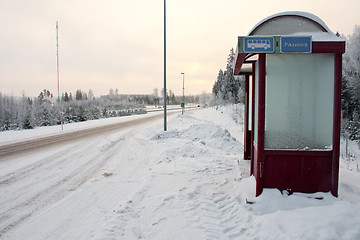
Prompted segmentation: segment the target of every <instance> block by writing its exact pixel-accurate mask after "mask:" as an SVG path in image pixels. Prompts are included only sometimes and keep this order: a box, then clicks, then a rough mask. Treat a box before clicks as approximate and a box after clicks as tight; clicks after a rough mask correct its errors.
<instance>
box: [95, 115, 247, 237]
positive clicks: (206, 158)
mask: <svg viewBox="0 0 360 240" xmlns="http://www.w3.org/2000/svg"><path fill="white" fill-rule="evenodd" d="M179 118H180V117H179ZM187 121H190V122H191V123H192V124H190V125H191V127H189V128H186V129H183V130H180V131H178V130H173V131H168V132H166V133H160V134H157V135H156V136H154V137H153V138H152V140H153V141H155V142H157V143H158V144H160V145H159V147H158V148H159V149H163V151H162V152H160V153H159V154H160V155H159V156H156V159H155V158H154V159H151V160H150V161H152V162H154V165H153V167H152V169H151V174H150V176H151V177H150V178H149V179H148V182H146V184H141V186H140V187H139V188H138V189H135V190H134V193H133V195H132V197H130V198H129V199H128V200H127V201H125V202H123V203H121V205H120V206H119V207H118V209H117V210H116V211H115V212H114V213H112V214H111V215H108V216H107V218H106V220H105V225H104V226H103V229H102V231H101V232H100V234H99V236H106V239H119V237H120V238H126V239H143V238H144V239H157V238H160V239H161V238H162V236H163V235H161V234H162V232H163V231H168V232H169V231H170V233H167V235H165V236H166V238H171V236H172V235H171V234H172V232H174V233H173V234H176V233H181V236H182V237H181V238H182V239H237V237H238V236H239V234H240V233H241V231H242V227H241V224H239V220H238V215H241V209H240V203H239V202H238V200H237V199H236V198H235V197H234V196H233V195H229V192H233V191H235V187H236V181H237V180H238V179H239V178H241V175H240V174H241V173H239V172H238V171H239V170H238V169H239V168H238V166H237V160H238V159H240V158H241V157H240V156H239V155H240V152H241V148H242V145H241V143H239V142H237V141H236V140H235V139H233V138H232V137H231V136H230V134H229V132H228V131H226V130H223V129H221V128H214V125H211V124H210V123H206V124H204V122H201V121H198V120H197V119H194V118H192V117H190V116H184V117H181V122H185V125H186V122H187ZM194 123H195V124H194ZM204 129H205V131H204ZM167 142H170V143H171V146H170V145H169V144H168V143H167ZM205 145H206V146H205ZM229 173H232V174H229ZM229 176H236V177H234V178H230V177H229ZM236 178H237V179H236ZM186 182H187V183H188V184H186V185H185V186H183V185H179V184H178V183H180V184H181V183H186ZM234 183H235V184H234ZM149 203H152V204H151V205H150V204H149ZM177 237H179V236H177ZM163 238H164V237H163ZM94 239H97V238H96V237H95V238H94ZM100 239H101V238H100Z"/></svg>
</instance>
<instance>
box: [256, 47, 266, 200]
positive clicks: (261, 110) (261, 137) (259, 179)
mask: <svg viewBox="0 0 360 240" xmlns="http://www.w3.org/2000/svg"><path fill="white" fill-rule="evenodd" d="M258 66H259V69H258V71H259V80H258V83H259V84H258V93H259V94H258V98H259V99H258V102H259V104H258V109H257V111H258V131H257V133H258V137H257V146H256V147H257V151H256V152H257V153H256V154H257V158H256V161H255V171H256V175H255V178H256V196H259V195H260V194H261V193H262V191H263V188H264V186H263V185H264V183H263V180H264V176H263V173H264V170H265V169H264V168H265V163H264V146H265V78H266V54H263V53H262V54H259V65H258Z"/></svg>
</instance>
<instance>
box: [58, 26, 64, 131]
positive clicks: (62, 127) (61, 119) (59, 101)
mask: <svg viewBox="0 0 360 240" xmlns="http://www.w3.org/2000/svg"><path fill="white" fill-rule="evenodd" d="M56 69H57V90H58V103H59V105H60V111H61V114H60V122H61V130H64V126H63V117H62V106H61V100H60V72H59V24H58V21H56Z"/></svg>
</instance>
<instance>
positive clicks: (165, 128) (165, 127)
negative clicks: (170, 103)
mask: <svg viewBox="0 0 360 240" xmlns="http://www.w3.org/2000/svg"><path fill="white" fill-rule="evenodd" d="M166 130H167V126H166V0H164V131H166Z"/></svg>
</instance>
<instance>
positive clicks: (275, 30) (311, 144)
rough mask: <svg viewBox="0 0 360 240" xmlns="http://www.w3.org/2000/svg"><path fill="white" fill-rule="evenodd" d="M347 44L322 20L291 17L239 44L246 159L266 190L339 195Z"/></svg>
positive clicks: (264, 25)
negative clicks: (243, 78) (343, 64)
mask: <svg viewBox="0 0 360 240" xmlns="http://www.w3.org/2000/svg"><path fill="white" fill-rule="evenodd" d="M344 52H345V41H344V40H342V39H340V38H338V37H337V36H336V35H335V34H334V33H333V32H331V30H330V29H329V28H328V27H327V26H326V24H325V23H324V22H323V21H322V20H321V19H320V18H318V17H317V16H315V15H312V14H309V13H305V12H284V13H279V14H275V15H273V16H270V17H268V18H265V19H264V20H262V21H260V22H259V23H258V24H257V25H256V26H255V27H254V28H253V29H252V30H251V31H250V33H249V34H248V35H247V36H241V37H239V38H238V44H237V50H236V57H235V65H234V74H235V75H245V83H246V84H245V85H246V88H245V134H244V138H245V146H244V159H251V170H250V171H251V174H253V175H254V176H255V179H256V196H258V195H260V194H261V193H262V191H263V188H278V189H279V190H288V191H289V192H304V193H314V192H329V191H331V193H332V194H333V195H334V196H337V195H338V177H339V151H340V120H341V78H342V54H343V53H344Z"/></svg>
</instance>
